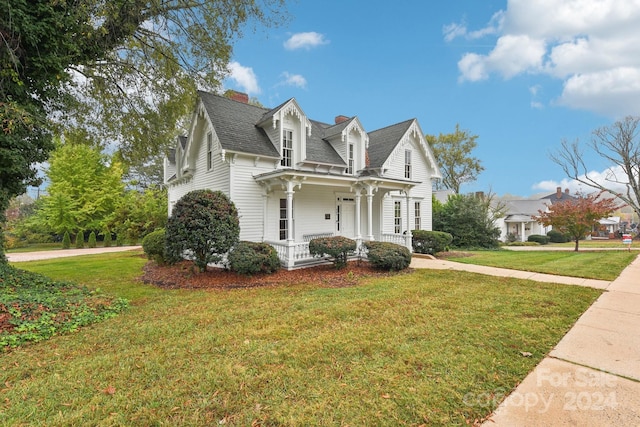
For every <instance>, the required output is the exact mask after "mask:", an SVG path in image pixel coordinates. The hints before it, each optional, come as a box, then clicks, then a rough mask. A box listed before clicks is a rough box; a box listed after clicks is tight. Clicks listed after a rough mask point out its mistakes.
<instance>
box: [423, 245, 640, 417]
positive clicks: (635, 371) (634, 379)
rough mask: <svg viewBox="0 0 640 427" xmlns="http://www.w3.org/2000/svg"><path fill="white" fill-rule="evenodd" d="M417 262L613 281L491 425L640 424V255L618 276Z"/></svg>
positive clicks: (509, 274) (518, 275)
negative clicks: (589, 276) (593, 276)
mask: <svg viewBox="0 0 640 427" xmlns="http://www.w3.org/2000/svg"><path fill="white" fill-rule="evenodd" d="M411 266H412V267H414V268H436V269H453V270H464V271H472V272H475V273H480V274H489V275H503V276H506V277H514V278H522V279H529V280H542V281H545V282H555V283H563V284H572V285H580V286H591V287H596V288H599V289H605V293H603V294H602V295H601V296H600V298H598V299H597V300H596V302H595V303H594V304H593V305H592V306H591V307H590V308H589V309H588V310H587V311H586V312H585V313H584V314H583V315H582V316H581V317H580V318H579V319H578V321H577V322H576V323H575V325H574V326H573V328H571V330H569V332H568V333H567V334H566V335H565V336H564V338H562V340H560V342H559V343H558V345H557V346H556V347H555V348H554V349H553V350H552V351H551V352H550V353H549V355H548V356H547V357H545V358H544V359H543V360H542V362H540V364H539V365H538V366H536V368H535V369H534V370H533V371H532V372H531V373H530V374H529V375H528V376H527V377H526V378H525V379H524V381H523V382H522V383H521V384H520V385H518V386H517V387H516V389H515V390H514V391H513V392H511V394H510V395H509V396H508V397H507V398H506V399H505V400H504V401H503V402H502V403H501V404H500V406H499V407H498V408H497V409H496V411H495V412H494V413H493V414H492V415H491V417H490V418H489V419H488V420H487V421H485V423H484V424H483V426H509V427H513V426H541V427H542V426H545V427H546V426H640V256H639V257H637V258H636V259H635V260H634V261H633V262H632V263H631V264H630V265H629V266H628V267H627V268H626V269H625V270H624V271H623V272H622V273H621V274H620V276H619V277H618V278H617V279H616V280H614V281H613V282H605V281H600V280H593V281H591V280H583V279H574V278H567V277H564V276H552V275H546V274H545V275H536V274H533V273H526V272H515V271H513V270H507V269H496V268H492V267H480V266H473V265H465V264H459V263H455V262H448V261H441V260H428V259H423V258H414V259H413V261H412V263H411ZM492 392H494V391H493V390H487V395H489V394H490V393H492ZM498 392H499V391H498Z"/></svg>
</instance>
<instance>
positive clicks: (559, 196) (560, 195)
mask: <svg viewBox="0 0 640 427" xmlns="http://www.w3.org/2000/svg"><path fill="white" fill-rule="evenodd" d="M540 199H546V200H549V201H550V202H551V204H553V203H558V202H564V201H567V200H578V198H577V197H576V196H572V195H571V194H569V191H568V190H565V191H564V192H562V189H561V188H560V187H558V189H557V190H556V192H555V193H551V194H549V195H548V196H544V197H541V198H540Z"/></svg>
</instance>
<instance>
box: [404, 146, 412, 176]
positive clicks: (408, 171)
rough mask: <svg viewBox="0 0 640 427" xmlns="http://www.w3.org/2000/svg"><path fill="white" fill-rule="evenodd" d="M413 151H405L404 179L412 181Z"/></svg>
mask: <svg viewBox="0 0 640 427" xmlns="http://www.w3.org/2000/svg"><path fill="white" fill-rule="evenodd" d="M411 172H412V170H411V150H404V177H405V179H411Z"/></svg>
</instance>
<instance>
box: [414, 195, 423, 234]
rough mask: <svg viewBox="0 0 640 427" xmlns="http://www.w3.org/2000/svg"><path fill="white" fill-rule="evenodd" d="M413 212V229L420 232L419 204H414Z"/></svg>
mask: <svg viewBox="0 0 640 427" xmlns="http://www.w3.org/2000/svg"><path fill="white" fill-rule="evenodd" d="M414 209H415V211H414V217H415V218H414V228H415V229H416V230H422V228H421V225H422V224H421V221H420V202H416V204H415V208H414Z"/></svg>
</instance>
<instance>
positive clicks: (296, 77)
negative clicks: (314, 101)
mask: <svg viewBox="0 0 640 427" xmlns="http://www.w3.org/2000/svg"><path fill="white" fill-rule="evenodd" d="M282 77H283V78H284V81H282V82H281V83H280V84H281V85H286V86H295V87H299V88H302V89H306V87H307V79H305V78H304V77H303V76H302V75H300V74H290V73H288V72H287V71H285V72H284V73H282Z"/></svg>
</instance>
